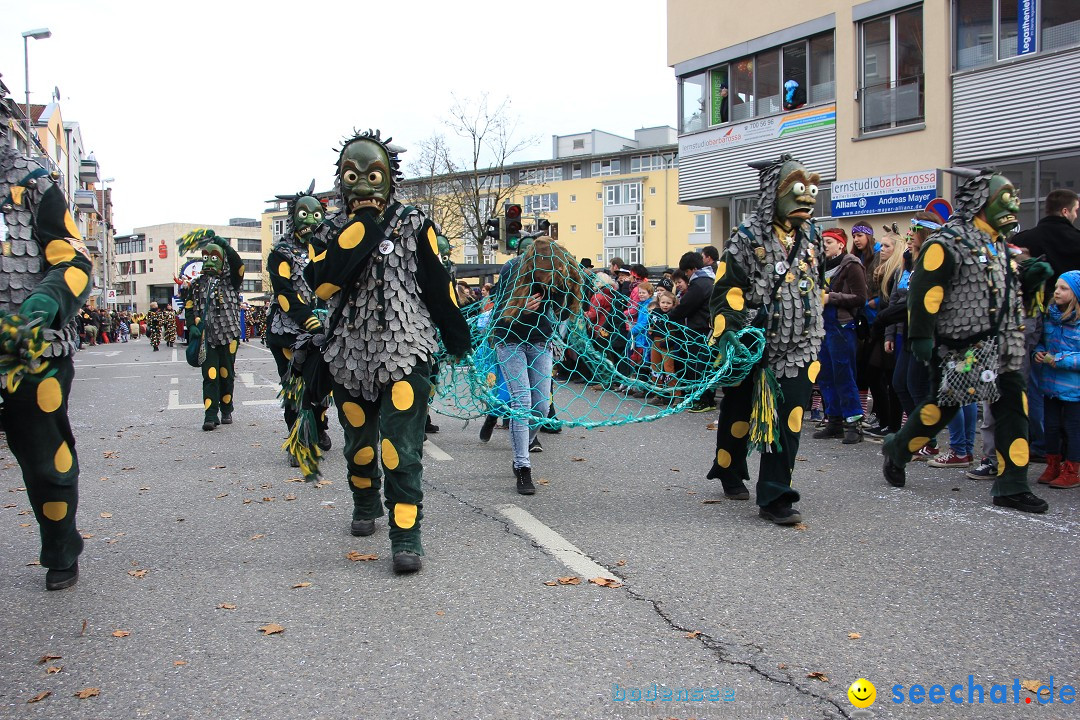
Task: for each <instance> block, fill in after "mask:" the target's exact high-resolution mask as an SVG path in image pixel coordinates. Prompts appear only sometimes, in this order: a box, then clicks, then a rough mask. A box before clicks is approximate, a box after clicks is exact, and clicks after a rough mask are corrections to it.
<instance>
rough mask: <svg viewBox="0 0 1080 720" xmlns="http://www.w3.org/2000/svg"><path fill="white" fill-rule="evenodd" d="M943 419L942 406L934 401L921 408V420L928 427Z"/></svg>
mask: <svg viewBox="0 0 1080 720" xmlns="http://www.w3.org/2000/svg"><path fill="white" fill-rule="evenodd" d="M939 420H941V408H939V407H938V406H937V405H934V404H933V403H927V404H926V405H923V406H922V409H920V410H919V422H921V423H922V424H923V425H926V426H927V427H929V426H931V425H937V423H938V421H939Z"/></svg>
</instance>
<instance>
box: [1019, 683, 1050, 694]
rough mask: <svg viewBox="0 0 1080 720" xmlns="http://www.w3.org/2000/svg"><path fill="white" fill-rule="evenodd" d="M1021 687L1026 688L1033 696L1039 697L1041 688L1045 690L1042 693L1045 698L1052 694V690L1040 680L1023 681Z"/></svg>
mask: <svg viewBox="0 0 1080 720" xmlns="http://www.w3.org/2000/svg"><path fill="white" fill-rule="evenodd" d="M1020 687H1022V688H1024V689H1025V690H1027V691H1028V692H1029V693H1031V694H1032V695H1039V694H1040V693H1039V688H1040V687H1041V688H1043V692H1042V693H1041V695H1042V696H1043V697H1048V695H1047V693H1049V692H1050V688H1049V687H1048V686H1047V685H1046V684H1045V683H1043V682H1040V681H1039V680H1021V681H1020Z"/></svg>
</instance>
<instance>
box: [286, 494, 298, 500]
mask: <svg viewBox="0 0 1080 720" xmlns="http://www.w3.org/2000/svg"><path fill="white" fill-rule="evenodd" d="M285 499H286V500H295V499H296V496H295V495H286V496H285Z"/></svg>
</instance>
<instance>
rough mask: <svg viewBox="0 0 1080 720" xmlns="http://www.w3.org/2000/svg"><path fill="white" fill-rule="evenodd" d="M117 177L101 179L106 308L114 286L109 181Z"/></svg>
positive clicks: (103, 274)
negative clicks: (112, 277)
mask: <svg viewBox="0 0 1080 720" xmlns="http://www.w3.org/2000/svg"><path fill="white" fill-rule="evenodd" d="M115 181H116V178H111V177H110V178H105V179H103V180H102V181H101V252H102V255H103V256H104V257H105V267H104V268H103V271H102V273H101V275H102V281H103V284H104V287H103V288H102V290H103V292H104V293H105V308H106V309H108V307H109V290H110V289H111V288H112V279H111V277H110V275H111V273H110V272H109V271H110V268H111V267H112V248H110V247H109V187H108V185H109V183H111V182H115Z"/></svg>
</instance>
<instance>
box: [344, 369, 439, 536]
mask: <svg viewBox="0 0 1080 720" xmlns="http://www.w3.org/2000/svg"><path fill="white" fill-rule="evenodd" d="M429 373H430V367H429V366H428V365H427V364H426V363H420V364H418V365H417V367H416V368H415V369H414V370H413V372H412V374H411V375H408V376H407V377H405V378H404V379H403V380H398V381H397V382H394V383H391V384H389V385H387V386H386V387H384V388H383V389H382V391H381V392H380V393H379V396H378V397H377V398H376V399H375V401H374V402H369V401H368V400H365V399H364V398H363V397H361V396H360V395H358V394H353V393H351V392H350V391H349V390H347V389H346V388H345V387H344V386H342V385H339V384H338V383H337V382H336V381H335V382H334V402H335V403H336V404H337V408H338V419H339V420H340V421H341V427H343V428H344V429H345V461H346V463H347V465H348V472H349V486H350V487H351V488H352V493H353V519H354V520H373V519H375V518H377V517H379V516H381V515H382V514H383V511H382V504H381V503H380V496H379V489H380V488H381V487H383V477H384V476H385V488H384V490H383V492H384V494H385V496H386V499H385V504H386V509H387V511H388V513H389V517H390V548H391V550H392V551H393V552H395V553H396V552H401V551H403V550H408V551H411V552H414V553H416V554H418V555H423V554H424V548H423V545H421V543H420V521H421V520H422V519H423V517H424V513H423V509H424V502H423V500H424V491H423V488H422V487H421V485H420V482H421V480H422V478H423V473H424V464H423V457H424V422H425V420H427V409H428V396H429V394H430V392H431V378H430V375H429Z"/></svg>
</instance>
